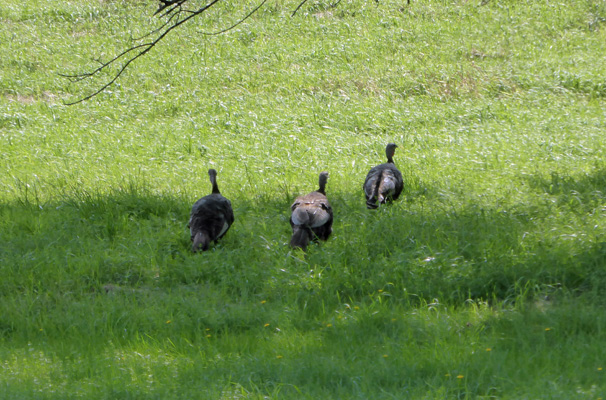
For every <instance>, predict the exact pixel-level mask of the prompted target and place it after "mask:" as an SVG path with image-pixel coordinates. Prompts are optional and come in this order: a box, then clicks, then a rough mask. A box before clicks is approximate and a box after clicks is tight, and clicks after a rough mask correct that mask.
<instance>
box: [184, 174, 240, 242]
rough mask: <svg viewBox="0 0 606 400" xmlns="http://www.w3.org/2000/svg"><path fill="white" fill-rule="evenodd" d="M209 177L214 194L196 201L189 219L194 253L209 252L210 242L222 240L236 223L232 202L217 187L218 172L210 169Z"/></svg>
mask: <svg viewBox="0 0 606 400" xmlns="http://www.w3.org/2000/svg"><path fill="white" fill-rule="evenodd" d="M208 176H209V177H210V183H211V184H212V185H213V189H212V193H211V194H209V195H208V196H204V197H202V198H201V199H200V200H198V201H196V203H195V204H194V205H193V207H192V209H191V215H190V217H189V224H188V227H189V231H190V233H191V241H192V242H193V245H192V251H193V252H196V251H198V249H199V248H202V251H206V250H208V246H209V245H210V242H211V241H215V242H216V241H217V240H218V239H220V238H222V237H223V235H225V233H226V232H227V230H228V229H229V227H230V226H231V224H233V222H234V211H233V209H232V208H231V202H230V201H229V200H227V199H226V198H225V197H223V196H222V195H221V192H220V191H219V187H218V186H217V171H215V170H214V169H209V170H208Z"/></svg>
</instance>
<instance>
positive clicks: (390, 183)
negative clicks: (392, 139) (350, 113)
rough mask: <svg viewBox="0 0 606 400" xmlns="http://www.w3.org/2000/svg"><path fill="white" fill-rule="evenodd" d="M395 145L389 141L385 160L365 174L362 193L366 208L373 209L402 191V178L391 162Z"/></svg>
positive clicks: (396, 196)
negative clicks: (364, 196) (364, 197)
mask: <svg viewBox="0 0 606 400" xmlns="http://www.w3.org/2000/svg"><path fill="white" fill-rule="evenodd" d="M397 147H398V146H396V145H395V144H394V143H389V144H388V145H387V148H386V149H385V153H386V154H387V162H386V163H385V164H380V165H377V166H376V167H373V168H372V169H371V170H370V171H369V172H368V175H366V180H365V181H364V194H365V195H366V207H368V208H371V209H374V208H377V207H379V205H381V204H385V202H386V201H388V200H389V201H391V200H396V199H397V198H398V197H399V196H400V193H402V189H403V188H404V180H403V179H402V174H401V173H400V171H399V170H398V168H397V167H396V166H395V164H394V163H393V155H394V153H395V151H396V148H397Z"/></svg>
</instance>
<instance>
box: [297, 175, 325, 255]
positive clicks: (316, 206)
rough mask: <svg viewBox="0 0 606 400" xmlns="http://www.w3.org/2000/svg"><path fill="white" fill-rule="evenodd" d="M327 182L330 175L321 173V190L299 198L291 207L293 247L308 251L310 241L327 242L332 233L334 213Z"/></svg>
mask: <svg viewBox="0 0 606 400" xmlns="http://www.w3.org/2000/svg"><path fill="white" fill-rule="evenodd" d="M327 180H328V173H327V172H322V173H320V179H319V183H320V188H319V189H318V190H316V191H314V192H311V193H309V194H307V195H305V196H299V197H297V198H296V199H295V202H294V203H293V204H292V206H291V207H290V209H291V216H290V225H291V227H292V238H291V239H290V245H291V246H292V247H295V248H296V247H299V248H301V249H303V250H306V249H307V246H308V245H309V242H310V241H312V240H315V239H322V240H326V239H328V237H329V236H330V234H331V233H332V222H333V212H332V207H331V206H330V203H329V202H328V198H326V191H325V188H326V182H327Z"/></svg>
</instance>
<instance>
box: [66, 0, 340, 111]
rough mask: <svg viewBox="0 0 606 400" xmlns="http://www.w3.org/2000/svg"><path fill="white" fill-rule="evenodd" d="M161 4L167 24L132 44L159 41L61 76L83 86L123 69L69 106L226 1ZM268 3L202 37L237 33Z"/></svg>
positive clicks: (163, 1) (176, 0)
mask: <svg viewBox="0 0 606 400" xmlns="http://www.w3.org/2000/svg"><path fill="white" fill-rule="evenodd" d="M158 1H159V2H160V4H159V7H158V10H157V11H156V12H155V13H154V16H157V17H158V18H159V19H161V20H165V21H164V22H163V23H162V24H161V25H160V26H159V27H158V28H155V29H153V30H151V31H150V32H148V33H146V34H145V35H143V36H141V37H139V38H133V39H131V40H132V41H133V42H138V41H141V40H144V39H146V38H150V37H153V36H154V35H157V36H156V37H155V39H153V40H150V41H148V42H146V43H138V44H134V45H132V46H131V47H130V48H128V49H126V50H124V51H123V52H121V53H120V54H118V55H116V56H115V57H113V58H112V59H110V60H109V61H106V62H101V61H100V60H98V61H99V63H100V65H99V66H98V67H97V68H95V69H93V70H91V71H88V72H84V73H80V74H71V75H70V74H60V76H62V77H64V78H67V79H69V80H70V81H71V82H80V81H83V80H85V79H89V78H90V79H92V78H93V77H95V76H96V75H98V74H100V73H101V72H103V71H106V70H108V69H109V68H111V67H112V66H114V65H120V66H119V68H118V69H117V72H115V74H114V75H113V77H112V78H111V79H109V80H108V81H107V82H106V83H105V84H103V85H102V86H101V87H100V88H99V89H98V90H96V91H94V92H92V93H90V94H88V95H86V96H84V97H82V98H80V99H78V100H76V101H73V102H71V103H66V104H67V105H74V104H78V103H82V102H84V101H86V100H89V99H91V98H93V97H95V96H97V95H98V94H100V93H101V92H103V91H105V90H106V89H107V88H109V87H110V86H111V85H113V84H114V83H115V82H116V81H117V80H118V78H120V76H121V75H122V74H123V73H124V71H125V70H126V69H127V68H128V66H129V65H131V64H132V63H133V62H135V61H136V60H137V59H139V58H140V57H143V56H144V55H146V54H147V53H148V52H149V51H150V50H152V49H153V48H154V47H155V46H156V45H157V44H158V43H160V42H161V41H162V40H163V39H164V38H165V37H166V36H167V35H168V34H169V33H171V32H173V31H174V30H175V29H177V28H178V27H179V26H181V25H183V24H185V23H187V22H189V21H191V20H192V19H194V18H196V17H199V16H200V15H202V14H203V13H204V12H206V11H207V10H209V9H210V8H211V7H213V6H215V5H216V4H218V3H220V2H222V1H225V0H207V1H208V2H207V3H206V4H205V5H203V6H202V7H200V8H198V9H197V10H189V9H185V8H184V6H185V5H186V4H190V2H194V1H195V0H158ZM267 1H268V0H261V2H260V3H259V4H258V5H257V6H256V7H255V8H254V9H253V10H252V11H250V12H249V13H247V14H246V15H245V16H244V17H242V18H240V19H239V20H238V21H237V22H236V23H234V24H233V25H230V26H229V27H227V28H225V29H222V30H219V31H217V32H200V33H201V34H202V35H209V36H210V35H220V34H222V33H225V32H228V31H230V30H232V29H234V28H235V27H236V26H238V25H240V24H241V23H243V22H244V21H246V20H247V19H248V18H250V17H251V16H252V15H253V14H255V13H256V12H257V11H259V9H261V7H263V6H264V5H265V3H267ZM340 1H341V0H338V1H337V2H336V3H335V4H334V5H333V6H336V5H338V4H339V2H340ZM305 3H307V0H301V2H300V3H299V4H298V6H297V8H296V9H295V10H294V12H293V13H292V16H294V15H295V14H296V13H297V11H299V9H300V8H301V7H303V5H305Z"/></svg>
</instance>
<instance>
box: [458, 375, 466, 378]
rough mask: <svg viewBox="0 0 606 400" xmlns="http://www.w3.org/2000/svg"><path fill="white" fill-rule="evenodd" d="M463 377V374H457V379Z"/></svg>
mask: <svg viewBox="0 0 606 400" xmlns="http://www.w3.org/2000/svg"><path fill="white" fill-rule="evenodd" d="M463 378H465V376H463V375H457V379H463Z"/></svg>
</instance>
